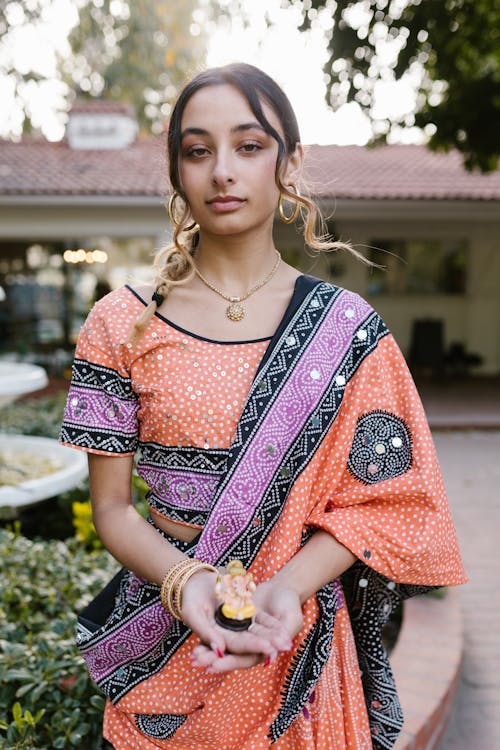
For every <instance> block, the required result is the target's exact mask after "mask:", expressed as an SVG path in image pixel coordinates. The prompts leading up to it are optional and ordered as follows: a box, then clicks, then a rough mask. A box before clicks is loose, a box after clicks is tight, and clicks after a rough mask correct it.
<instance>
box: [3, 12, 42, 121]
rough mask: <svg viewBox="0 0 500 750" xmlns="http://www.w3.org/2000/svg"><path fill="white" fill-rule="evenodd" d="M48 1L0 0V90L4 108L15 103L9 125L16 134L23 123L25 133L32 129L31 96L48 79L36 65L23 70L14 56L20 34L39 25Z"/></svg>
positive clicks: (9, 113)
mask: <svg viewBox="0 0 500 750" xmlns="http://www.w3.org/2000/svg"><path fill="white" fill-rule="evenodd" d="M46 5H47V2H46V0H26V1H25V2H24V3H21V2H14V1H12V2H9V1H7V2H5V0H4V1H2V0H0V87H1V89H2V95H3V96H2V99H3V103H4V106H5V102H6V100H7V101H8V100H9V99H10V100H11V101H14V102H15V103H16V105H17V108H18V111H17V112H14V111H9V112H8V115H9V119H10V122H9V125H10V127H11V129H12V130H13V131H15V130H17V129H18V127H17V126H18V125H19V120H22V125H23V126H24V130H25V132H29V131H30V130H31V126H32V123H31V111H30V101H29V100H30V93H32V91H33V88H34V87H35V88H36V87H38V86H39V85H41V84H43V82H44V81H45V80H46V76H44V74H43V73H40V72H39V71H38V70H36V69H35V68H34V67H33V66H24V67H22V68H21V69H20V67H19V65H18V63H17V61H16V54H15V47H16V44H19V43H20V39H19V35H20V32H22V30H23V29H24V28H25V27H26V26H27V25H30V24H31V25H33V26H36V25H37V24H38V23H39V22H40V19H41V17H42V14H43V11H44V8H45V7H46Z"/></svg>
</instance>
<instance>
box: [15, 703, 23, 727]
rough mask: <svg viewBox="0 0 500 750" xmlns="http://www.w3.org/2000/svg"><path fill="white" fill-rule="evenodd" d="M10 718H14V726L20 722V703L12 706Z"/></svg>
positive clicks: (21, 712) (21, 713)
mask: <svg viewBox="0 0 500 750" xmlns="http://www.w3.org/2000/svg"><path fill="white" fill-rule="evenodd" d="M12 716H13V718H14V721H15V722H16V724H17V723H18V722H19V721H21V719H22V716H23V711H22V708H21V704H20V703H18V702H16V703H14V705H13V706H12Z"/></svg>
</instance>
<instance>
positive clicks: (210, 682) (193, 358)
mask: <svg viewBox="0 0 500 750" xmlns="http://www.w3.org/2000/svg"><path fill="white" fill-rule="evenodd" d="M142 309H143V305H142V303H141V302H140V301H139V300H137V298H136V297H134V295H133V294H132V293H131V292H130V290H128V289H126V288H125V289H121V290H118V291H117V292H114V293H112V294H111V295H108V297H106V298H104V300H102V301H101V302H99V303H98V305H96V307H95V308H94V311H93V312H92V313H91V315H90V316H89V320H88V322H87V324H86V326H85V328H84V331H83V332H82V335H81V337H80V340H79V344H78V348H77V356H80V357H82V358H85V359H88V360H91V361H93V362H95V363H98V364H100V365H103V366H106V367H109V368H113V369H115V370H116V371H118V372H119V373H120V376H121V377H123V378H125V379H126V378H127V377H128V378H130V381H131V384H132V387H133V392H134V394H136V397H137V424H138V431H139V436H140V440H143V441H146V442H147V441H150V440H153V439H154V440H155V441H156V442H157V443H159V444H163V445H165V446H175V445H179V446H194V447H199V448H202V449H205V446H209V447H210V448H214V449H215V448H221V449H225V448H226V449H227V448H228V447H229V445H230V444H231V441H232V439H233V436H234V434H235V430H236V425H237V422H238V417H239V415H240V413H241V410H242V407H243V403H244V401H245V398H246V395H247V393H248V389H249V387H250V384H251V382H252V379H253V377H254V375H255V372H256V369H257V367H258V364H259V361H260V359H261V357H262V356H263V354H264V351H265V349H266V348H267V345H268V342H255V343H249V344H230V345H228V344H216V343H213V342H207V341H204V340H202V339H197V338H196V337H193V336H190V335H188V334H186V333H184V332H182V331H179V330H177V329H175V328H173V327H172V326H169V325H168V324H167V323H165V321H164V320H162V319H160V318H158V317H155V319H154V321H153V322H152V323H151V325H150V326H149V327H148V330H147V332H146V333H145V335H144V336H143V337H142V339H141V340H140V341H139V344H138V345H137V346H136V347H127V345H126V344H125V342H126V339H127V336H128V333H129V331H130V328H131V325H132V323H133V321H134V319H135V317H136V316H137V314H138V313H139V312H141V310H142ZM223 373H225V374H223ZM371 413H373V414H380V413H382V414H389V415H391V419H392V418H394V419H396V420H400V422H401V424H402V425H404V430H403V429H401V430H399V432H397V433H395V434H394V435H392V434H389V433H388V434H387V438H386V437H384V435H385V433H384V432H383V431H382V430H381V429H379V423H378V422H377V429H374V431H373V434H374V435H375V436H376V437H375V443H374V445H373V446H370V450H372V449H373V455H374V456H375V458H373V460H372V459H370V460H369V461H367V462H365V464H363V466H364V467H365V469H366V471H368V467H369V465H370V461H372V462H373V463H375V462H376V460H377V459H376V456H381V455H382V452H381V451H382V448H380V447H379V448H377V445H381V444H382V443H383V442H384V440H386V439H387V440H396V444H395V445H394V444H391V445H392V448H394V449H395V450H397V449H398V446H399V443H398V442H397V438H399V439H401V446H399V447H403V437H404V436H405V435H408V436H409V439H408V441H407V443H405V446H406V447H405V450H406V449H408V450H409V451H410V453H411V456H410V459H405V470H404V472H403V473H401V474H399V475H398V476H395V477H392V478H387V479H383V480H382V481H380V482H366V481H363V480H362V478H360V476H357V475H356V471H353V467H354V468H355V469H356V466H357V464H356V461H355V458H353V454H352V453H351V451H352V447H353V444H355V445H358V443H359V445H360V446H363V445H364V443H363V440H365V436H364V433H363V434H361V433H360V432H359V430H360V429H361V427H360V425H362V424H366V423H363V422H362V421H360V420H362V419H363V417H365V416H366V415H368V414H371ZM174 417H176V418H175V419H174ZM370 424H371V423H370ZM357 431H358V432H357ZM389 447H390V446H389V443H387V445H386V444H385V443H384V450H388V448H389ZM86 449H88V450H99V449H96V448H95V446H90V447H87V448H86ZM383 455H384V460H385V463H384V467H386V466H387V465H388V463H387V460H388V459H387V456H386V454H383ZM407 464H408V468H406V465H407ZM365 469H363V470H365ZM384 471H385V468H384ZM311 527H317V528H322V529H325V530H327V531H329V532H330V533H332V534H333V535H334V536H336V537H337V538H338V539H339V540H340V541H341V542H342V543H343V544H344V545H345V546H346V547H348V548H349V549H351V550H352V551H353V552H354V554H355V555H356V556H357V557H358V558H359V559H360V560H362V561H363V562H365V563H366V564H367V565H369V566H370V567H372V568H373V569H374V570H375V571H378V572H379V573H381V574H383V575H384V576H387V577H388V578H390V579H391V581H398V582H404V583H412V582H415V583H418V584H425V585H448V584H456V583H461V582H463V581H464V580H465V575H464V572H463V568H462V565H461V561H460V556H459V553H458V549H457V546H456V538H455V533H454V529H453V525H452V521H451V517H450V514H449V510H448V507H447V503H446V498H445V495H444V489H443V483H442V479H441V475H440V472H439V467H438V464H437V460H436V455H435V451H434V448H433V445H432V440H431V437H430V433H429V430H428V427H427V423H426V419H425V415H424V412H423V409H422V406H421V404H420V400H419V398H418V395H417V394H416V391H415V388H414V385H413V383H412V380H411V378H410V376H409V373H408V371H407V368H406V365H405V363H404V360H403V358H402V356H401V354H400V352H399V350H398V348H397V346H396V344H395V342H394V340H393V339H392V337H391V336H385V337H384V338H383V339H382V340H381V341H380V342H379V343H378V345H377V347H376V349H375V350H374V351H373V352H372V353H371V354H369V355H368V356H367V357H366V359H365V360H364V361H363V363H362V364H361V366H360V367H359V368H358V370H357V371H356V373H355V375H354V377H353V378H352V379H351V380H350V381H349V382H348V384H347V386H346V389H345V393H344V398H343V402H342V405H341V408H340V412H339V414H338V416H337V418H336V419H335V421H334V422H333V424H332V425H331V427H330V429H329V431H328V433H327V434H326V436H325V438H324V439H323V442H322V445H321V446H320V447H319V448H318V450H317V451H316V453H315V454H314V456H313V457H312V458H311V460H310V461H309V463H308V464H307V465H306V468H305V469H304V470H303V471H302V472H301V474H300V475H299V476H298V477H297V479H296V481H295V482H294V484H293V487H292V489H291V492H290V494H289V496H288V499H287V502H286V505H285V507H284V510H283V512H282V514H281V516H280V518H279V520H278V521H277V523H276V524H275V525H274V526H273V528H272V530H271V532H270V534H269V535H268V537H267V538H266V540H265V542H264V543H263V544H262V546H261V548H260V550H259V552H258V554H257V557H256V558H255V560H254V562H253V564H252V566H251V570H252V572H253V574H254V576H255V579H256V580H257V582H262V581H266V580H268V579H270V578H271V577H272V576H273V575H274V574H275V573H276V572H277V571H278V570H280V569H281V568H282V567H283V565H285V564H286V563H287V562H288V561H289V560H290V559H291V557H293V555H294V554H296V552H297V551H298V550H299V549H300V547H301V544H302V540H303V537H304V534H305V533H307V531H308V529H309V528H311ZM319 611H320V610H319V606H318V601H317V598H316V596H313V597H311V598H310V599H309V600H308V601H307V602H306V603H305V605H304V607H303V613H304V625H303V628H302V630H301V632H300V633H299V634H298V635H297V636H296V638H295V639H294V644H293V649H292V651H291V652H289V653H284V654H282V655H280V657H279V658H278V659H277V660H276V662H274V663H273V664H271V665H270V666H269V667H263V666H256V667H253V668H252V669H251V670H241V671H237V672H233V673H230V674H228V675H227V676H224V677H220V676H217V675H210V674H206V672H205V671H204V670H203V669H199V668H194V667H193V666H192V664H191V661H190V655H191V652H192V650H193V648H194V647H195V646H196V645H197V643H198V640H197V638H196V637H195V636H194V635H191V637H189V638H188V640H187V641H186V642H185V643H184V644H183V645H182V646H181V647H180V648H179V649H178V650H177V651H176V652H175V654H174V655H173V656H172V657H171V658H170V660H169V661H168V662H167V663H166V664H165V666H164V667H163V668H162V669H161V670H160V671H158V672H157V673H156V674H152V675H150V676H149V677H148V678H147V679H145V680H143V681H142V682H140V683H139V684H138V685H136V686H135V687H133V688H132V689H131V690H130V691H129V692H128V693H127V694H126V695H125V696H124V697H122V698H121V699H120V700H119V701H118V702H117V703H116V704H112V703H110V702H109V701H108V703H107V704H106V710H105V717H104V735H105V737H106V738H107V739H108V740H109V741H110V742H111V743H112V744H113V746H114V747H115V748H116V750H138V749H139V748H141V749H142V748H144V750H153V749H154V748H160V749H161V748H169V749H170V748H171V749H172V750H264V748H270V747H271V746H272V747H273V748H277V750H333V749H334V748H335V750H371V748H372V747H374V746H375V745H374V744H373V743H372V736H371V733H370V727H369V722H368V714H367V709H366V703H365V696H364V692H363V687H362V682H361V675H360V669H359V666H358V661H357V656H356V644H355V642H354V637H353V634H352V629H351V622H350V619H349V613H348V609H347V607H345V606H341V608H340V609H338V610H337V612H336V615H335V625H334V630H333V640H332V643H331V648H330V652H329V657H328V660H327V663H326V666H325V668H324V670H323V672H322V674H321V676H320V677H319V680H318V682H317V683H316V686H315V688H314V690H313V691H311V694H310V695H309V698H308V700H307V704H306V705H305V706H304V707H303V709H302V710H301V711H300V713H299V715H298V716H297V718H296V719H295V720H294V721H293V722H292V723H291V725H290V727H289V728H288V729H287V730H286V731H285V733H284V734H283V735H282V736H280V737H279V738H278V739H277V741H276V742H275V743H273V744H272V745H271V741H270V739H269V728H270V726H271V725H272V723H273V721H274V720H275V718H276V716H277V715H278V714H279V712H280V708H281V704H282V692H283V690H284V686H285V685H286V684H287V680H288V678H289V675H290V674H293V673H294V672H293V670H294V669H295V665H296V663H297V659H298V658H299V655H300V654H301V653H302V651H303V649H304V647H305V645H306V643H307V639H308V636H309V634H310V632H311V631H312V629H313V628H314V626H315V624H316V623H317V621H318V617H319ZM172 714H173V715H177V716H179V715H183V716H184V715H185V716H187V719H186V720H185V721H184V722H183V723H182V724H181V725H180V726H179V727H178V728H177V729H176V731H175V732H174V733H173V734H172V736H171V737H169V738H166V739H162V738H160V737H158V736H155V737H153V736H146V735H145V734H144V733H143V732H141V731H140V730H139V727H138V724H139V723H140V721H139V717H140V716H144V715H145V716H153V717H161V716H168V715H172ZM143 726H144V723H143Z"/></svg>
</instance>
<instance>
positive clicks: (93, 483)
mask: <svg viewBox="0 0 500 750" xmlns="http://www.w3.org/2000/svg"><path fill="white" fill-rule="evenodd" d="M88 461H89V477H90V494H91V498H92V515H93V520H94V525H95V527H96V530H97V533H98V535H99V537H100V539H101V541H102V543H103V544H104V546H105V547H106V549H107V550H109V552H111V554H112V555H113V557H115V558H116V559H117V560H118V561H119V562H120V563H122V565H124V566H125V567H126V568H129V569H130V570H133V571H134V573H137V575H139V576H141V578H145V579H146V580H148V581H152V582H153V583H156V584H158V585H160V584H161V582H162V580H163V578H164V576H165V574H166V572H167V570H168V569H169V568H170V567H172V565H174V564H175V563H177V562H179V561H180V560H183V559H184V557H185V555H183V554H182V552H179V550H177V549H176V548H175V547H174V546H173V545H172V544H169V543H168V542H167V541H166V540H165V539H163V538H162V537H161V536H160V534H158V533H157V532H156V531H155V529H154V528H153V527H152V526H151V524H149V523H147V522H146V521H145V520H144V518H142V516H140V515H139V513H137V511H136V510H135V508H134V506H133V505H132V493H131V479H132V461H133V458H132V456H113V457H110V456H102V455H99V454H94V453H90V454H89V456H88Z"/></svg>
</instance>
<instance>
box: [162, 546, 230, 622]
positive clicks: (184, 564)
mask: <svg viewBox="0 0 500 750" xmlns="http://www.w3.org/2000/svg"><path fill="white" fill-rule="evenodd" d="M199 570H210V571H212V572H214V573H217V569H216V568H214V567H213V565H209V564H208V563H204V562H201V560H193V559H191V558H187V559H184V560H180V561H179V562H178V563H175V565H172V567H171V568H169V570H168V571H167V573H166V575H165V577H164V579H163V581H162V583H161V587H160V601H161V603H162V605H163V607H164V608H165V609H166V611H167V612H168V613H169V614H170V615H172V617H174V618H175V619H176V620H181V619H182V617H181V611H182V591H183V588H184V586H185V585H186V583H187V582H188V580H189V579H190V578H191V576H193V575H194V574H195V573H197V572H198V571H199Z"/></svg>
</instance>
